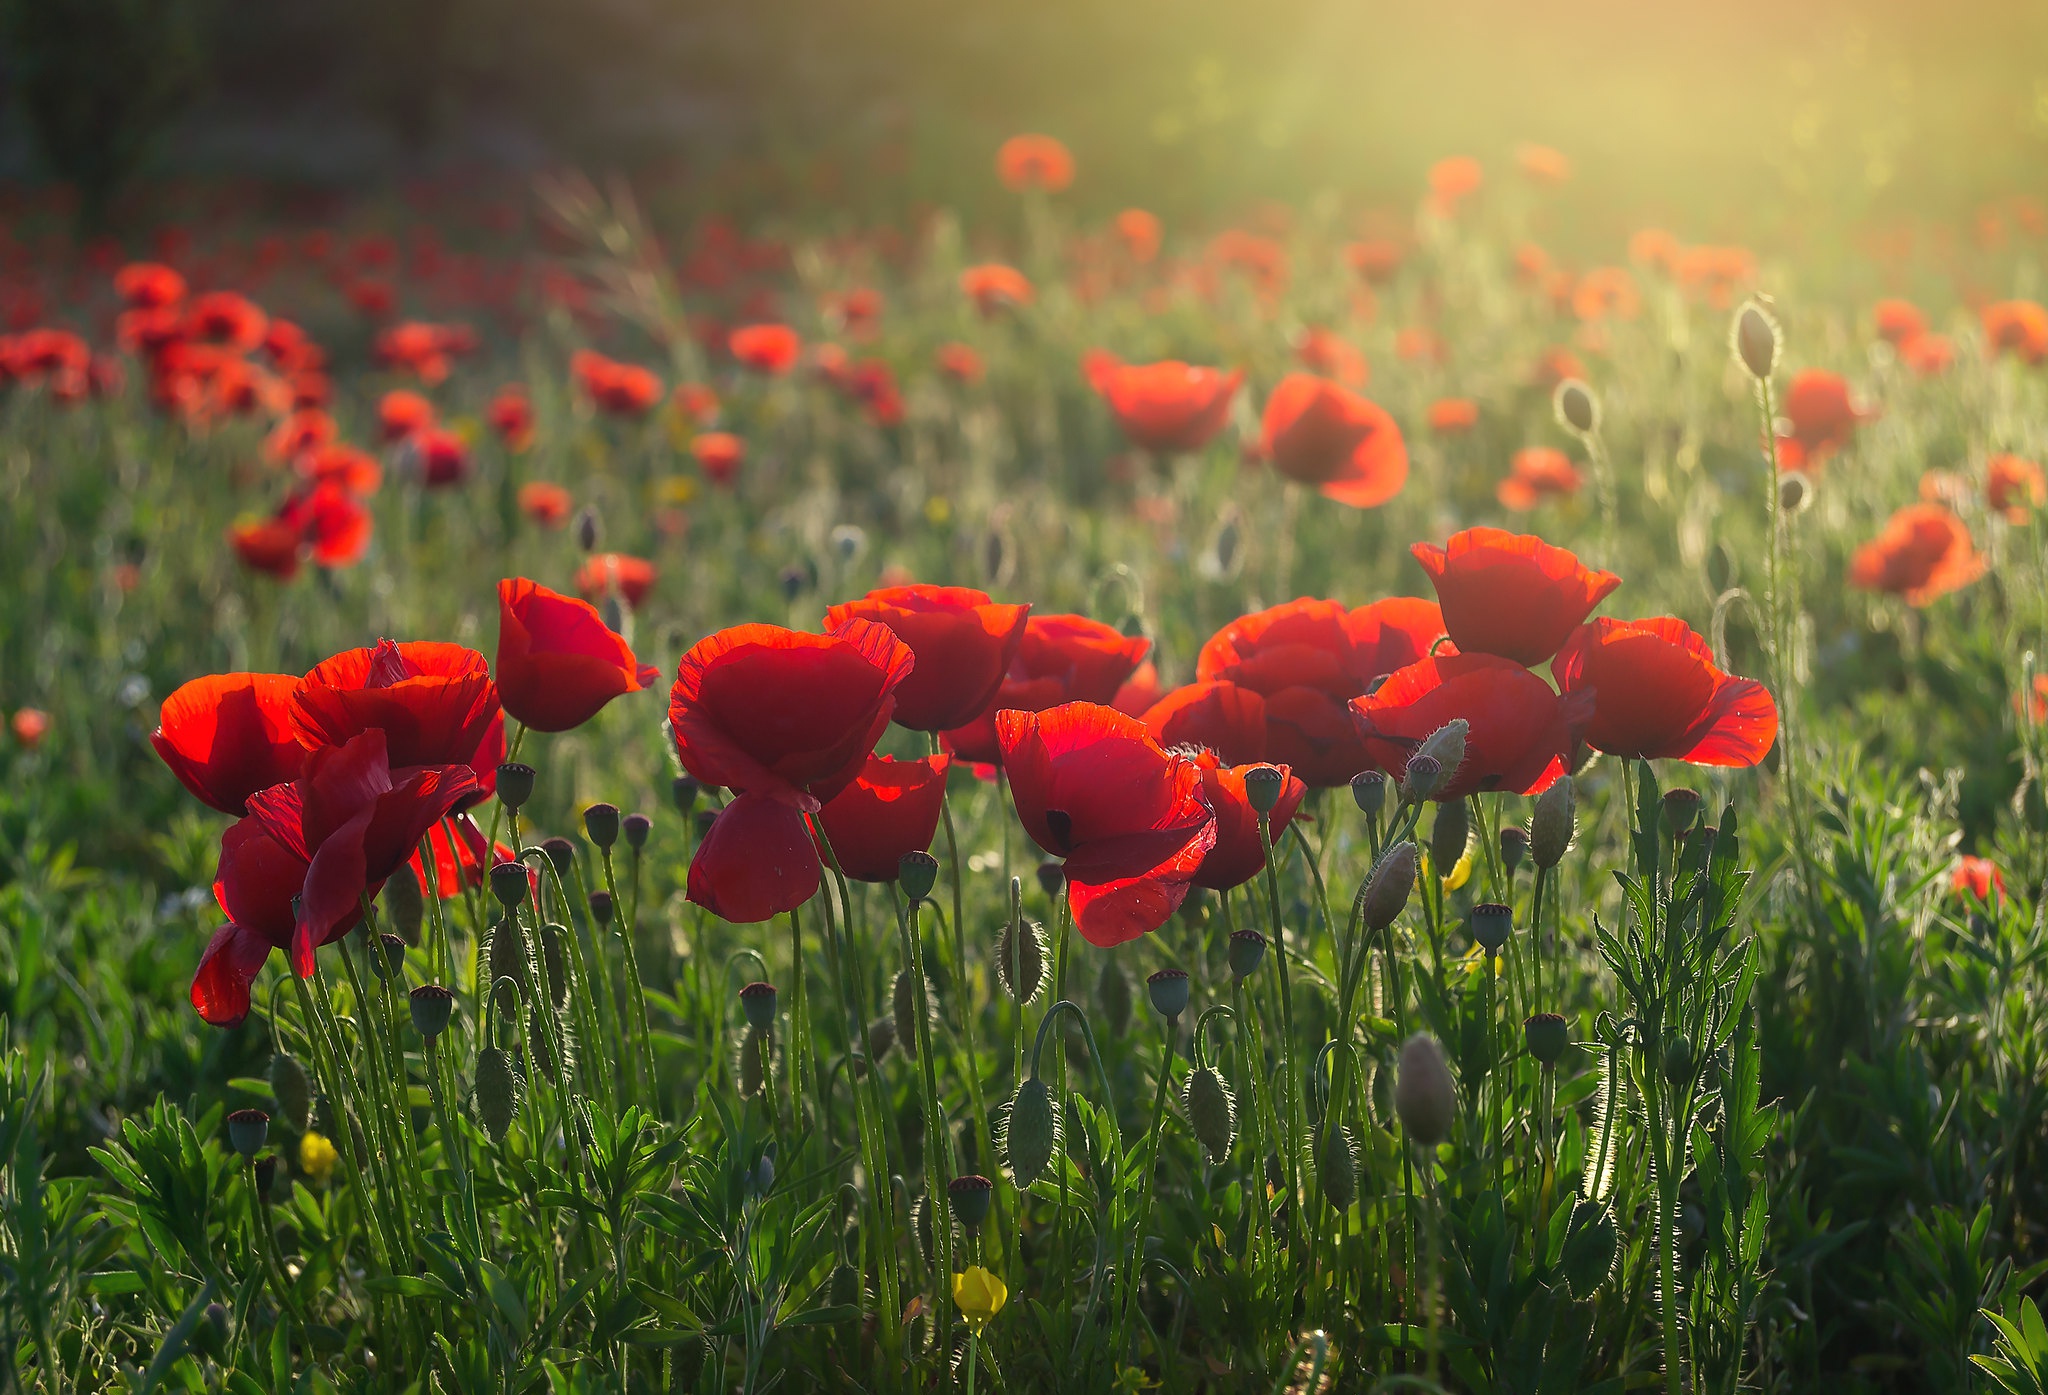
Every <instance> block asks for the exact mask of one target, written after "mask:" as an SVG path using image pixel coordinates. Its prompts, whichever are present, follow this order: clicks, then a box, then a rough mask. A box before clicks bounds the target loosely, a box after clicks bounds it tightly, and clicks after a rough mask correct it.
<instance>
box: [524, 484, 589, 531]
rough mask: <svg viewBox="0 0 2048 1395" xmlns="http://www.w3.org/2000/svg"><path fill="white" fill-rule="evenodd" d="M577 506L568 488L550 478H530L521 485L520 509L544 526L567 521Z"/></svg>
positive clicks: (557, 525) (554, 525) (551, 526)
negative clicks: (549, 479)
mask: <svg viewBox="0 0 2048 1395" xmlns="http://www.w3.org/2000/svg"><path fill="white" fill-rule="evenodd" d="M575 506H576V501H575V499H574V498H572V497H571V496H570V494H569V491H568V490H566V489H564V488H562V486H560V485H559V484H554V483H552V482H550V481H548V480H528V481H527V482H526V483H525V484H522V485H520V486H519V511H520V512H521V513H523V514H525V515H526V516H527V517H528V518H530V519H532V520H533V521H534V522H535V523H538V524H539V525H540V526H541V527H543V528H559V527H561V526H562V525H563V524H564V523H567V522H568V521H569V513H570V511H571V510H572V509H574V508H575Z"/></svg>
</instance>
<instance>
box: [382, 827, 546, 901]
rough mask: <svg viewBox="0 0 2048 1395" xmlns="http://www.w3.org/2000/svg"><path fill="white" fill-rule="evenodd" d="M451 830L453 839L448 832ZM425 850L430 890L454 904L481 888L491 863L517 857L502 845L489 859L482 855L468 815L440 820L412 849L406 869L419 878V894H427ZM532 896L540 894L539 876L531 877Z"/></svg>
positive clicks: (479, 837)
mask: <svg viewBox="0 0 2048 1395" xmlns="http://www.w3.org/2000/svg"><path fill="white" fill-rule="evenodd" d="M451 828H452V829H453V830H454V837H452V838H451V837H450V836H449V830H450V829H451ZM422 848H423V849H425V850H426V851H428V852H431V853H432V854H433V857H434V880H433V886H432V890H433V892H434V894H435V895H436V896H437V897H439V898H440V899H441V900H443V901H453V900H454V899H455V898H456V897H458V896H460V895H461V894H462V893H463V892H464V891H466V890H468V889H469V888H471V887H479V886H482V885H483V884H484V879H485V877H486V876H487V875H488V874H489V872H490V869H491V867H492V865H493V864H494V863H498V862H511V861H514V860H515V859H516V858H517V857H518V854H517V853H515V852H514V851H513V850H512V849H511V848H509V847H507V846H506V845H505V844H503V843H498V844H495V845H493V847H492V849H491V855H490V856H489V857H486V856H485V855H484V831H483V830H482V829H481V828H478V827H477V826H476V820H475V819H473V818H471V817H470V816H469V815H468V814H457V815H455V817H453V818H448V819H443V820H441V821H440V822H439V823H437V824H435V825H434V826H433V828H431V829H429V830H428V832H427V836H426V837H425V838H423V839H421V840H420V847H419V848H415V849H413V854H412V857H411V859H410V860H409V861H408V862H407V863H406V865H407V866H408V867H410V868H412V874H413V876H415V877H417V878H419V883H420V890H421V891H426V890H428V882H427V864H426V862H425V861H424V860H423V859H422V858H421V856H420V851H421V849H422ZM530 884H531V888H532V890H533V893H534V895H536V896H538V895H539V894H540V873H539V872H533V873H531V874H530Z"/></svg>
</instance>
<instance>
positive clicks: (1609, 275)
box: [1572, 266, 1643, 320]
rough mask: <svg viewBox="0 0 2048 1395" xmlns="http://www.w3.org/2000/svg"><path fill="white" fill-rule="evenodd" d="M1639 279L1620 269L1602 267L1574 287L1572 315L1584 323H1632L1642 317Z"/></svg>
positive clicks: (1595, 269) (1586, 275)
mask: <svg viewBox="0 0 2048 1395" xmlns="http://www.w3.org/2000/svg"><path fill="white" fill-rule="evenodd" d="M1642 309H1643V297H1642V293H1641V292H1640V291H1638V290H1637V289H1636V278H1635V277H1633V276H1631V275H1629V274H1628V272H1627V271H1625V270H1624V269H1623V268H1621V267H1618V266H1600V267H1595V268H1593V270H1591V271H1589V272H1587V273H1586V274H1585V275H1584V276H1581V277H1580V278H1579V279H1578V282H1577V283H1576V284H1575V285H1573V287H1572V313H1573V314H1574V315H1577V316H1578V317H1579V318H1580V319H1582V320H1632V319H1634V318H1635V317H1636V316H1637V315H1639V314H1641V313H1642Z"/></svg>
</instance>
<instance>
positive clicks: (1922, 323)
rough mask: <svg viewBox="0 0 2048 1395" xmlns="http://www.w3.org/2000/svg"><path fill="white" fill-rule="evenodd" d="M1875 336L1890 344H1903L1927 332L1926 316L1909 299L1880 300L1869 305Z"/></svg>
mask: <svg viewBox="0 0 2048 1395" xmlns="http://www.w3.org/2000/svg"><path fill="white" fill-rule="evenodd" d="M1871 319H1872V321H1873V322H1874V323H1875V325H1876V327H1877V337H1878V338H1880V339H1883V340H1885V341H1887V342H1889V343H1892V344H1904V343H1905V342H1906V341H1907V340H1909V339H1917V338H1919V337H1920V336H1921V335H1923V334H1925V333H1926V332H1927V317H1926V316H1925V315H1923V314H1921V313H1920V307H1919V306H1917V305H1915V304H1913V302H1912V301H1910V300H1880V301H1879V302H1878V303H1877V304H1876V305H1874V306H1872V307H1871Z"/></svg>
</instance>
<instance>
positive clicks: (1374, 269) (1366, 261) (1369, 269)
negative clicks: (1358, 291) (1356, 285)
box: [1344, 237, 1408, 286]
mask: <svg viewBox="0 0 2048 1395" xmlns="http://www.w3.org/2000/svg"><path fill="white" fill-rule="evenodd" d="M1407 256H1408V253H1407V251H1406V249H1404V248H1403V247H1402V246H1401V244H1400V243H1398V242H1396V241H1394V240H1393V239H1392V238H1387V237H1375V238H1364V239H1362V240H1360V241H1358V242H1347V243H1345V244H1344V260H1345V262H1346V263H1347V264H1348V265H1349V266H1350V267H1351V269H1352V271H1354V272H1355V273H1357V275H1358V278H1359V279H1360V280H1361V281H1364V282H1366V283H1367V284H1368V285H1374V286H1383V285H1385V284H1386V283H1387V282H1389V281H1391V280H1393V279H1394V273H1395V272H1397V271H1399V270H1400V269H1401V263H1402V262H1403V261H1405V260H1407Z"/></svg>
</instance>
